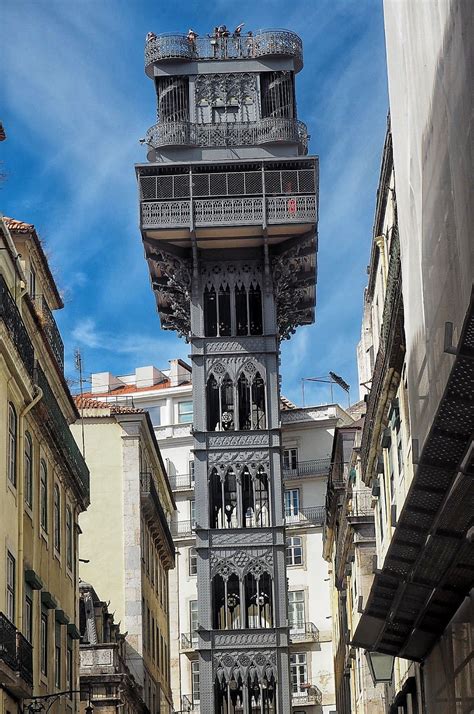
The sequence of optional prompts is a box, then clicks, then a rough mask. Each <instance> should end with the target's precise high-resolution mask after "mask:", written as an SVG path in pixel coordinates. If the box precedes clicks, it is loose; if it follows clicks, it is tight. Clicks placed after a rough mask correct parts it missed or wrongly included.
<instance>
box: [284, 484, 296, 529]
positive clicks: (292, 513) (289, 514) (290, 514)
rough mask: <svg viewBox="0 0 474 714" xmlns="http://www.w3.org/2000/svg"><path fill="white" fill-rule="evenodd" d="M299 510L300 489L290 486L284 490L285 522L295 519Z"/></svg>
mask: <svg viewBox="0 0 474 714" xmlns="http://www.w3.org/2000/svg"><path fill="white" fill-rule="evenodd" d="M299 511H300V490H299V488H292V489H289V490H288V491H285V518H286V520H287V522H290V523H291V522H292V521H297V520H298V514H299Z"/></svg>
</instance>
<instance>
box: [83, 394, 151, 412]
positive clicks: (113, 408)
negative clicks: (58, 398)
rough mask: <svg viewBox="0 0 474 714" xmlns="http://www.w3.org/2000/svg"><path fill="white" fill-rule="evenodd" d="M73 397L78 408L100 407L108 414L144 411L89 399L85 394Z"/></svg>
mask: <svg viewBox="0 0 474 714" xmlns="http://www.w3.org/2000/svg"><path fill="white" fill-rule="evenodd" d="M73 399H74V402H75V404H76V407H77V408H78V409H102V410H104V411H108V412H109V413H110V414H144V413H145V411H146V410H145V409H136V408H135V407H127V406H123V405H121V404H107V402H101V401H99V400H98V399H91V398H90V397H88V396H85V395H82V396H80V395H79V396H75V397H73Z"/></svg>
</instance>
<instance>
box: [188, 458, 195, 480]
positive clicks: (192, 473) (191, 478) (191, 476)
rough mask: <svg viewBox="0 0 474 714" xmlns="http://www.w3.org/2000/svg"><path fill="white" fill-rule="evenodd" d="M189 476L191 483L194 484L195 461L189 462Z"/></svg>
mask: <svg viewBox="0 0 474 714" xmlns="http://www.w3.org/2000/svg"><path fill="white" fill-rule="evenodd" d="M189 476H190V481H191V485H193V484H194V461H190V462H189Z"/></svg>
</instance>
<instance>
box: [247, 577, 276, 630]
mask: <svg viewBox="0 0 474 714" xmlns="http://www.w3.org/2000/svg"><path fill="white" fill-rule="evenodd" d="M244 587H245V607H246V609H245V627H247V628H248V629H252V628H257V629H262V628H264V629H265V628H269V627H272V626H273V594H272V579H271V577H270V575H269V574H268V573H262V574H261V575H260V576H259V577H256V576H255V575H254V574H253V573H247V575H246V576H245V581H244Z"/></svg>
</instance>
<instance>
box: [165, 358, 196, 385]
mask: <svg viewBox="0 0 474 714" xmlns="http://www.w3.org/2000/svg"><path fill="white" fill-rule="evenodd" d="M169 363H170V373H169V380H170V386H171V387H178V386H179V385H180V384H182V383H183V382H189V380H190V379H191V372H190V370H189V369H188V368H186V366H185V364H184V362H182V361H181V360H180V359H170V360H169Z"/></svg>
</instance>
